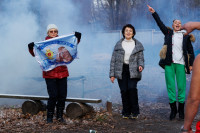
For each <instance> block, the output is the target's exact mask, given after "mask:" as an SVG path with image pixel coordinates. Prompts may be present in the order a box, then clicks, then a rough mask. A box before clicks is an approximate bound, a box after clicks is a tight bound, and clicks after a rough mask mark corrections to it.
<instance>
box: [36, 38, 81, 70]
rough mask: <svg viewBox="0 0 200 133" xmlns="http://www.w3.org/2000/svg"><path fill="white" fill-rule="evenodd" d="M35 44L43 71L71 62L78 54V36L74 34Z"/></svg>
mask: <svg viewBox="0 0 200 133" xmlns="http://www.w3.org/2000/svg"><path fill="white" fill-rule="evenodd" d="M34 44H35V45H34V53H35V57H36V60H37V61H38V63H39V64H40V67H41V69H42V70H43V71H50V70H52V69H54V68H55V67H57V66H63V65H67V64H70V63H71V62H72V61H73V60H74V59H75V58H76V56H77V38H76V37H75V35H74V34H71V35H65V36H60V37H55V38H52V39H49V40H46V41H41V42H34Z"/></svg>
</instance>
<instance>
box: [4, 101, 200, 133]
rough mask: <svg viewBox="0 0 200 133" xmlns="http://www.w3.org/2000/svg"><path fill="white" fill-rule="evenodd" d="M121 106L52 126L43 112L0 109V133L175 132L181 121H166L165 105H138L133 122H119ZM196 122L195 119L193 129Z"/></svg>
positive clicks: (152, 103)
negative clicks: (29, 113)
mask: <svg viewBox="0 0 200 133" xmlns="http://www.w3.org/2000/svg"><path fill="white" fill-rule="evenodd" d="M120 112H121V105H113V113H112V114H109V113H108V112H106V110H105V109H104V108H98V109H97V108H95V111H94V112H93V113H90V114H87V115H85V116H84V117H82V118H77V119H70V118H67V117H64V118H65V120H66V123H64V124H63V123H59V122H57V121H56V120H54V123H53V124H46V123H45V119H46V112H39V114H37V115H34V116H31V115H23V114H22V110H21V108H20V107H6V106H2V107H1V108H0V132H1V133H8V132H9V133H14V132H22V133H23V132H25V133H41V132H49V133H89V131H90V130H95V131H97V133H179V132H180V127H181V125H182V124H183V121H180V120H179V119H178V115H177V118H176V120H174V121H169V120H168V117H169V112H170V108H169V105H168V104H167V103H163V102H162V103H159V102H140V115H139V118H138V119H137V120H130V119H122V117H121V115H120ZM198 119H199V115H198V116H197V117H196V118H195V121H194V123H193V128H194V126H195V124H196V122H197V120H198Z"/></svg>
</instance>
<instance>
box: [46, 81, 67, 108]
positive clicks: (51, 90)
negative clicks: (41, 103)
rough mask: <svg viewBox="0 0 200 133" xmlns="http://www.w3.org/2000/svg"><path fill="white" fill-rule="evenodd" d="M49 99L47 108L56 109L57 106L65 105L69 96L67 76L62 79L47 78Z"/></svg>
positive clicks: (62, 106)
mask: <svg viewBox="0 0 200 133" xmlns="http://www.w3.org/2000/svg"><path fill="white" fill-rule="evenodd" d="M45 81H46V85H47V91H48V94H49V99H48V102H47V109H48V110H50V111H54V109H55V106H56V107H57V108H64V107H65V99H66V97H67V78H62V79H57V78H56V79H48V78H46V79H45Z"/></svg>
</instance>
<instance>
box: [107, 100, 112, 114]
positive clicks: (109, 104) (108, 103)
mask: <svg viewBox="0 0 200 133" xmlns="http://www.w3.org/2000/svg"><path fill="white" fill-rule="evenodd" d="M106 108H107V111H108V113H110V114H112V102H109V101H107V102H106Z"/></svg>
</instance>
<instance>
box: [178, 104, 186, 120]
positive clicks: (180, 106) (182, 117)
mask: <svg viewBox="0 0 200 133" xmlns="http://www.w3.org/2000/svg"><path fill="white" fill-rule="evenodd" d="M184 105H185V103H178V113H179V118H180V119H181V120H183V119H184Z"/></svg>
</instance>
